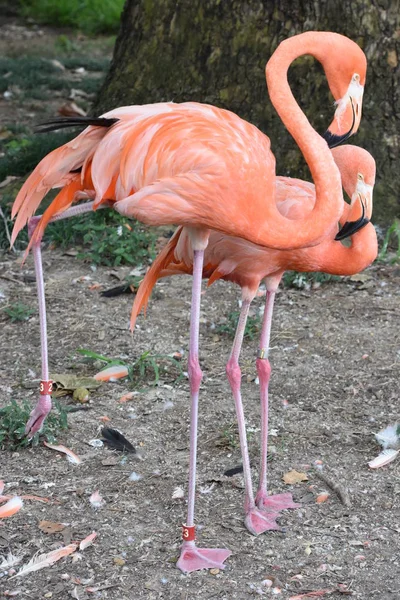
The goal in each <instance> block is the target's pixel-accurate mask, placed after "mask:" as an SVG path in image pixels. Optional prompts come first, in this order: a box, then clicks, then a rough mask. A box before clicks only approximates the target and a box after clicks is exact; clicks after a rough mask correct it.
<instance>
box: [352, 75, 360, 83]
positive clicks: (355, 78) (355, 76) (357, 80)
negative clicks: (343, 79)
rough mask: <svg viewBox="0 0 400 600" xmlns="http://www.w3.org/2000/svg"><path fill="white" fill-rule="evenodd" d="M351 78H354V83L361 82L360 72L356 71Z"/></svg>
mask: <svg viewBox="0 0 400 600" xmlns="http://www.w3.org/2000/svg"><path fill="white" fill-rule="evenodd" d="M351 80H352V81H353V82H354V83H359V82H360V76H359V74H358V73H354V75H353V77H352V78H351Z"/></svg>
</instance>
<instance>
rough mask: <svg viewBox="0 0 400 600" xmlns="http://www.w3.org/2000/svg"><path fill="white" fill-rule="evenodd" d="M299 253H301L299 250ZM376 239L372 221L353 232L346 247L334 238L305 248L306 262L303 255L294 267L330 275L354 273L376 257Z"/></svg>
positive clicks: (364, 267)
mask: <svg viewBox="0 0 400 600" xmlns="http://www.w3.org/2000/svg"><path fill="white" fill-rule="evenodd" d="M300 253H301V254H303V253H302V252H301V251H300ZM377 254H378V240H377V237H376V231H375V228H374V226H373V225H372V223H368V225H366V226H365V227H363V229H361V230H360V231H359V232H357V233H355V234H354V235H353V236H352V238H351V246H349V247H346V246H344V245H343V244H342V243H340V242H336V241H334V240H332V241H329V242H328V241H327V242H326V243H324V244H322V245H321V246H315V247H314V248H308V249H307V264H305V262H304V256H303V257H300V259H299V264H298V265H293V268H294V269H297V268H300V270H302V271H304V270H313V271H323V272H324V273H329V274H330V275H355V274H356V273H359V272H360V271H362V270H363V269H366V267H368V266H369V265H370V264H371V263H372V262H373V261H374V260H375V258H376V257H377Z"/></svg>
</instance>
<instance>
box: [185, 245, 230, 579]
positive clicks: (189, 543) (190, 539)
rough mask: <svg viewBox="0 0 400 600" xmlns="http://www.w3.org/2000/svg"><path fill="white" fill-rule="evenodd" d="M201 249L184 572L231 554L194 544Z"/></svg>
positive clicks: (198, 254) (193, 321) (196, 271)
mask: <svg viewBox="0 0 400 600" xmlns="http://www.w3.org/2000/svg"><path fill="white" fill-rule="evenodd" d="M203 257H204V250H194V256H193V287H192V309H191V316H190V347H189V369H188V371H189V381H190V395H191V422H190V459H189V497H188V512H187V522H186V524H185V525H184V526H183V544H182V550H181V555H180V557H179V560H178V562H177V566H178V567H179V569H181V571H183V572H184V573H190V572H192V571H198V570H200V569H211V568H218V569H224V568H225V565H224V564H223V562H224V560H225V559H227V558H228V556H230V554H231V552H230V550H224V549H222V548H213V549H211V548H197V546H196V544H195V541H194V540H195V534H194V503H195V487H196V456H197V420H198V402H199V389H200V383H201V380H202V377H203V373H202V372H201V369H200V365H199V319H200V294H201V279H202V273H203Z"/></svg>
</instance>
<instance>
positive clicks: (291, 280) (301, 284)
mask: <svg viewBox="0 0 400 600" xmlns="http://www.w3.org/2000/svg"><path fill="white" fill-rule="evenodd" d="M340 280H341V277H339V276H338V275H328V274H327V273H318V272H317V273H314V272H311V273H298V272H297V271H286V272H285V274H284V275H283V278H282V281H283V285H284V287H289V288H295V289H298V290H309V289H310V288H311V286H312V285H313V284H315V283H320V284H321V283H331V282H335V281H340Z"/></svg>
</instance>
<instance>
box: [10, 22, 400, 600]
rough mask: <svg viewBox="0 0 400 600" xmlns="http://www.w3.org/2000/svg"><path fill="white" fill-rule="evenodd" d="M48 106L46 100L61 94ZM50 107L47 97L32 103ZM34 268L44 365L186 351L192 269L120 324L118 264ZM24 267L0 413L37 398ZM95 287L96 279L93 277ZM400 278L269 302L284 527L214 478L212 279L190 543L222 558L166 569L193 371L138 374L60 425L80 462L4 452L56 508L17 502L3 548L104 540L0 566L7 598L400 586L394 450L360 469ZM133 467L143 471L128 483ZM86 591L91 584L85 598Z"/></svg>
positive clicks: (235, 457)
mask: <svg viewBox="0 0 400 600" xmlns="http://www.w3.org/2000/svg"><path fill="white" fill-rule="evenodd" d="M11 25H13V22H11ZM17 25H18V26H19V24H18V23H17ZM6 26H7V27H8V29H7V27H6V29H5V30H4V31H3V33H4V35H3V36H2V40H3V41H2V42H1V44H0V45H2V48H3V49H4V51H5V52H7V51H8V50H9V46H10V45H12V54H13V55H18V53H19V52H21V53H23V52H25V53H26V49H27V47H28V48H31V50H32V51H34V52H35V54H40V52H41V48H43V54H44V55H45V56H49V52H48V48H49V47H50V46H51V44H54V40H55V39H56V38H57V36H58V35H59V33H60V32H58V31H52V30H50V29H47V28H39V30H40V31H42V33H37V31H38V29H37V28H36V29H33V31H34V32H35V31H36V33H34V34H33V35H32V36H30V37H29V35H28V33H26V31H25V30H22V31H20V30H17V29H15V28H14V29H13V27H11V28H10V23H9V22H7V23H6ZM31 29H32V28H31ZM24 31H25V33H24ZM7 36H8V37H7ZM97 48H99V45H98V46H97ZM107 52H109V48H108V49H107ZM50 56H52V54H51V52H50ZM66 99H67V98H66ZM49 102H53V103H54V107H56V106H58V105H59V102H60V99H57V100H56V102H54V99H53V100H50V101H49ZM0 107H1V109H4V119H3V120H4V122H9V120H10V118H11V117H12V116H13V115H14V116H15V115H17V116H18V119H19V121H20V122H22V123H29V122H31V121H32V118H33V116H35V118H36V117H37V115H38V114H39V113H40V112H41V110H42V108H41V107H38V109H37V110H36V109H33V107H32V106H25V107H24V106H22V105H20V104H18V103H13V101H11V102H10V101H9V100H6V99H2V100H0ZM51 109H52V105H50V108H49V106H47V107H46V103H43V110H46V111H49V110H51ZM54 109H55V108H54ZM36 120H37V119H36ZM44 269H45V278H46V297H47V306H48V321H49V323H48V327H49V352H50V368H51V371H52V372H57V373H73V374H76V375H93V374H94V373H95V372H96V371H98V370H99V369H100V365H96V364H93V362H92V361H88V360H87V359H84V358H83V357H82V356H80V355H79V354H77V352H76V351H77V349H78V348H87V349H90V350H92V351H95V352H98V353H100V354H103V355H106V356H110V357H123V358H124V359H125V360H126V361H127V362H128V363H131V362H133V361H134V360H136V359H137V358H138V357H139V356H140V355H141V354H142V353H143V352H145V351H147V350H149V351H151V352H152V353H160V354H172V353H174V352H182V353H183V361H185V360H186V358H187V349H188V323H189V308H190V278H175V279H173V280H165V281H162V282H160V283H159V284H158V286H157V290H156V293H155V294H154V295H153V299H152V301H151V304H150V307H149V310H148V315H147V319H146V320H143V317H141V318H140V319H139V323H138V327H137V330H136V331H135V333H134V335H133V336H131V334H130V333H129V331H128V321H129V313H130V305H131V302H132V296H131V295H123V296H119V297H117V298H113V299H107V298H103V297H101V296H100V293H99V292H100V290H101V289H106V288H108V287H112V286H113V285H115V283H116V282H115V279H114V278H113V277H112V275H111V269H107V268H98V269H97V270H96V271H93V270H92V268H91V267H90V265H88V264H84V263H82V262H79V261H77V260H76V259H75V258H73V257H71V256H68V255H65V254H62V253H61V252H59V251H50V250H46V251H44ZM124 272H126V271H124V269H120V273H124ZM32 275H33V264H32V259H31V258H30V259H29V260H28V262H27V263H26V265H25V266H24V267H23V268H22V269H21V266H20V258H19V257H18V258H15V256H11V255H6V256H4V257H3V258H2V262H1V265H0V290H1V292H2V294H3V296H4V297H2V298H1V300H0V308H2V307H4V306H6V305H8V304H14V303H15V302H18V301H19V302H21V301H22V302H24V303H25V304H27V305H28V306H31V307H32V308H34V309H35V312H34V314H32V315H31V316H30V318H29V319H28V320H26V321H23V322H18V323H11V321H10V320H9V319H8V318H7V317H6V315H5V313H4V312H3V311H2V310H1V311H0V332H1V334H0V365H1V367H0V368H1V384H0V407H2V406H5V405H6V404H8V403H9V402H10V400H11V399H12V398H15V399H16V400H19V401H20V400H23V399H24V398H28V399H30V400H31V402H32V405H34V404H35V403H36V402H37V400H38V392H37V391H36V388H37V381H36V382H35V380H37V379H38V378H39V377H40V340H39V321H38V316H37V312H36V308H37V304H36V292H35V286H34V283H33V280H32ZM85 277H86V278H87V277H89V278H90V279H85ZM96 282H97V283H99V284H100V287H98V286H95V288H94V289H90V288H91V287H92V286H93V284H94V283H96ZM399 283H400V268H399V267H398V266H390V265H384V264H382V263H380V264H377V265H375V266H374V267H372V268H370V269H369V270H368V271H367V272H366V276H364V275H363V276H361V277H359V278H354V279H346V280H343V281H341V282H340V283H329V284H327V285H322V286H320V287H318V288H315V289H312V290H310V291H299V290H293V289H289V290H283V291H282V292H281V293H279V294H278V296H277V301H276V309H275V317H274V323H273V339H272V351H271V363H272V367H273V373H272V379H271V385H270V398H271V403H270V434H271V437H270V443H271V458H272V460H271V462H270V466H269V489H270V492H271V493H275V492H283V491H292V492H293V494H294V497H295V499H296V500H298V501H299V502H301V503H302V507H301V508H300V509H297V510H292V511H286V512H285V514H284V515H283V516H282V518H281V521H280V522H281V525H282V531H281V532H270V533H268V534H264V535H262V536H259V537H258V538H255V537H253V536H251V535H250V534H249V533H248V531H247V530H246V529H245V527H244V525H243V480H242V476H241V475H240V474H239V475H235V476H234V477H226V476H224V475H223V473H224V472H225V471H226V470H227V469H230V468H232V467H235V466H237V465H238V464H240V463H241V458H240V449H239V447H238V441H237V436H236V435H235V427H234V424H235V414H234V406H233V400H232V398H231V394H230V390H229V386H228V383H227V381H226V377H225V371H224V365H225V362H226V361H227V358H228V355H229V349H230V345H231V339H230V338H229V337H227V336H225V335H222V334H220V333H217V332H216V328H215V327H216V326H218V324H221V323H223V322H224V319H226V316H227V315H228V313H229V312H231V311H232V310H237V308H238V297H239V292H238V289H237V288H235V287H233V286H231V285H229V284H224V283H221V282H218V283H216V284H215V285H214V286H212V287H211V288H210V289H208V290H207V292H206V293H205V294H204V296H203V303H202V313H201V316H202V321H201V332H200V347H201V364H202V368H203V370H204V380H203V383H202V387H201V399H200V430H199V455H198V459H199V460H198V480H197V486H198V487H197V490H198V493H197V507H196V522H197V525H198V532H197V533H198V543H199V545H202V546H209V547H226V548H229V549H230V550H231V551H232V556H231V557H230V558H229V559H228V560H227V566H226V569H225V570H224V571H223V572H217V573H212V572H209V571H203V572H196V573H192V574H191V575H183V574H181V573H180V571H179V570H178V569H177V568H176V566H175V561H176V559H177V557H178V555H179V546H180V524H181V523H182V521H184V519H185V511H186V503H185V499H175V500H174V499H172V495H173V492H174V490H175V488H176V487H182V488H183V490H184V492H185V497H186V494H187V475H188V433H189V419H190V415H189V393H188V382H187V379H183V380H181V381H180V382H176V381H175V379H174V377H173V374H172V373H171V374H170V375H168V374H164V375H163V376H162V379H161V380H160V381H159V382H158V385H157V386H155V385H153V384H152V383H153V379H154V377H153V375H151V374H150V373H149V375H148V379H147V380H146V381H144V382H143V383H141V384H140V385H139V387H137V386H136V388H135V389H136V390H138V391H139V394H137V395H135V396H134V397H133V399H132V400H131V401H129V402H127V403H124V404H120V403H119V399H120V397H121V396H122V395H123V394H125V393H126V392H128V391H131V390H132V389H133V384H132V383H129V382H128V381H127V380H123V381H120V382H118V383H107V384H104V385H102V387H101V388H100V389H99V390H98V391H97V392H95V393H92V394H91V399H90V404H89V407H90V410H87V411H79V412H75V413H72V414H71V415H69V417H68V422H69V428H68V430H67V431H66V432H65V433H64V434H63V435H62V436H61V437H60V438H59V439H58V443H63V444H65V445H66V446H67V447H68V448H71V449H72V450H74V451H75V452H76V453H77V454H79V455H80V456H81V458H82V463H81V464H80V465H79V466H74V465H71V464H70V463H68V462H67V461H66V460H65V457H64V456H62V455H59V454H58V453H57V452H54V451H51V450H49V449H48V448H46V447H44V446H43V445H40V446H38V447H36V448H33V449H25V450H20V451H19V452H14V453H11V452H4V451H3V452H1V454H0V479H3V480H4V481H5V482H6V492H5V493H12V494H32V495H36V496H42V497H46V498H49V499H50V502H47V503H43V502H38V501H29V500H26V501H25V504H24V507H23V509H22V510H21V511H20V512H19V513H18V514H16V515H15V516H14V517H12V518H10V519H7V520H5V521H3V522H2V523H0V555H6V554H7V553H8V552H9V551H11V552H12V553H13V554H14V555H17V556H22V563H23V564H26V563H27V562H28V561H29V560H30V559H31V558H32V557H33V556H34V555H35V554H37V553H39V554H40V553H47V552H49V551H51V550H54V549H55V548H58V547H60V546H61V545H65V544H68V543H69V542H70V541H71V540H81V539H83V538H84V537H86V536H87V535H88V534H90V533H91V532H92V531H96V532H97V534H98V537H97V540H96V541H95V543H94V545H92V546H90V547H89V548H87V549H86V550H85V551H83V552H82V553H81V554H80V560H73V559H72V558H71V557H67V558H64V559H62V560H60V561H59V562H57V563H56V564H54V565H53V566H51V567H50V568H47V569H43V570H40V571H37V572H34V573H31V574H29V575H27V576H25V577H21V578H15V579H10V578H9V576H8V575H6V574H5V573H1V572H0V597H9V596H10V595H11V594H12V593H15V594H16V597H18V598H32V599H38V598H53V599H62V600H63V599H65V598H71V597H72V598H79V599H80V600H86V599H88V598H92V597H94V598H101V599H103V598H104V599H106V598H109V599H117V600H135V599H136V598H148V599H155V598H165V599H173V600H179V599H182V600H186V599H188V600H191V599H193V598H199V599H214V598H220V599H228V598H229V599H231V598H235V599H240V600H242V599H246V598H252V597H254V596H258V595H265V596H267V597H269V596H271V597H272V596H274V593H273V591H271V590H269V588H268V587H267V586H266V585H263V583H262V582H263V581H265V580H266V579H267V578H275V579H274V586H275V588H280V589H281V591H280V593H277V594H276V595H277V597H278V598H282V599H288V598H291V597H292V596H296V594H304V593H306V592H308V591H312V590H331V594H330V596H329V597H335V598H339V597H342V596H343V597H345V596H346V595H347V594H346V593H345V592H351V593H352V597H353V598H358V599H362V600H370V599H371V600H374V599H376V600H378V599H379V600H392V599H393V600H394V599H395V598H399V597H400V564H399V562H400V558H399V557H400V525H399V494H400V477H399V467H400V460H397V461H395V462H392V463H391V464H390V465H388V466H387V467H383V468H381V469H378V470H375V471H372V470H370V469H369V468H368V465H367V463H368V461H369V460H370V459H372V458H374V457H375V456H376V455H377V454H378V453H379V451H380V447H379V446H378V444H377V443H376V442H375V440H374V436H373V433H374V432H377V431H379V430H380V429H381V428H383V427H385V426H386V425H388V424H389V423H393V422H396V420H397V419H398V418H399V411H398V374H399V361H400V335H399V332H400V321H399V311H400V306H399V295H400V292H399V289H400V286H399ZM262 305H263V299H262V298H258V299H257V300H256V301H255V303H254V307H253V308H252V311H253V315H254V314H257V312H258V311H259V310H260V309H261V307H262ZM256 349H257V341H256V340H254V341H251V342H249V341H246V342H245V345H244V349H243V355H242V358H241V364H242V371H243V396H244V399H245V411H246V419H247V424H248V428H249V437H250V452H251V459H252V468H253V475H254V478H255V482H256V481H257V470H258V457H259V427H260V418H259V388H258V385H257V383H256V379H255V377H256V373H255V356H256ZM32 386H33V388H32ZM61 402H64V403H66V404H70V403H72V399H71V397H64V398H63V399H61ZM104 416H107V417H108V418H109V419H110V421H109V422H108V425H110V426H112V427H115V428H118V429H119V430H120V431H121V432H123V434H124V435H125V436H126V437H127V438H128V439H129V440H130V441H131V442H132V443H133V444H134V445H135V446H136V447H137V449H138V450H139V451H140V453H141V455H142V460H138V459H137V458H136V457H135V456H132V455H126V456H123V457H122V456H121V455H120V454H118V453H114V452H111V451H109V450H107V449H105V448H99V449H96V448H93V447H92V446H91V445H89V444H88V443H89V441H90V440H92V439H94V438H98V437H99V435H100V428H101V427H102V426H103V421H102V420H101V417H104ZM112 458H113V459H114V460H110V459H112ZM315 461H321V463H322V467H323V473H324V474H325V475H326V476H327V477H328V478H329V479H330V480H331V481H332V482H333V483H334V484H336V485H339V486H340V487H341V489H343V490H346V491H347V493H348V495H349V498H350V500H351V506H349V507H347V506H344V505H343V503H342V502H341V500H340V499H339V497H338V496H337V494H336V493H335V492H334V491H332V490H330V489H329V488H327V486H326V485H325V484H324V483H323V482H322V481H321V480H320V479H319V478H318V477H317V475H316V474H315ZM292 468H294V469H297V470H298V471H301V472H305V473H307V475H308V478H309V479H308V481H306V482H303V483H299V484H296V485H293V486H290V485H286V484H285V483H284V482H283V480H282V476H283V475H284V474H285V473H287V472H288V471H289V470H291V469H292ZM132 472H135V473H137V474H139V475H140V476H141V478H140V479H139V480H138V481H131V480H130V479H129V477H130V475H131V474H132ZM95 490H99V491H100V493H101V495H102V496H103V498H104V499H105V501H106V504H105V505H104V506H103V508H100V509H98V510H95V509H93V508H92V506H91V504H90V503H89V497H90V495H91V494H92V493H93V492H94V491H95ZM323 491H328V492H330V496H329V498H328V500H327V501H326V502H324V503H322V504H317V503H316V497H317V495H318V494H319V493H321V492H323ZM42 520H48V521H53V522H57V523H66V524H67V525H66V528H65V529H64V531H63V532H61V533H56V534H45V533H43V532H42V531H41V530H40V529H39V527H38V524H39V522H40V521H42ZM78 558H79V557H78ZM16 568H17V570H18V569H19V566H18V567H16ZM90 588H98V590H97V591H95V592H90V591H88V589H90ZM7 591H8V595H7V593H6V592H7ZM275 591H277V590H275Z"/></svg>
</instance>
